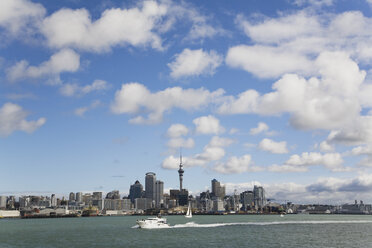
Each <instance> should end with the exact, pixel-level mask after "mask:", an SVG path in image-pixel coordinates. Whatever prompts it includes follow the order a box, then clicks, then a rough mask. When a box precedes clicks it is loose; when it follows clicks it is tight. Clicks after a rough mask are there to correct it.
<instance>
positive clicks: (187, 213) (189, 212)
mask: <svg viewBox="0 0 372 248" xmlns="http://www.w3.org/2000/svg"><path fill="white" fill-rule="evenodd" d="M185 218H192V211H191V208H190V204H189V206H188V207H187V212H186V215H185Z"/></svg>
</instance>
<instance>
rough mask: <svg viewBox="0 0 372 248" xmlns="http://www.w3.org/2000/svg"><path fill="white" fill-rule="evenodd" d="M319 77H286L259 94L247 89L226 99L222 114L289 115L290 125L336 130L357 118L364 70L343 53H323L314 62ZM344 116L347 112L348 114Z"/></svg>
mask: <svg viewBox="0 0 372 248" xmlns="http://www.w3.org/2000/svg"><path fill="white" fill-rule="evenodd" d="M315 66H316V67H317V68H318V70H319V73H320V78H318V77H311V78H310V79H308V80H307V79H305V78H303V77H300V76H298V75H295V74H286V75H284V76H283V77H282V78H281V79H279V80H278V81H277V82H275V83H274V84H273V86H272V88H273V91H272V92H269V93H266V94H264V95H260V94H259V93H258V92H257V91H255V90H247V91H245V92H243V93H241V94H239V95H238V97H227V99H226V100H225V101H224V102H223V103H222V104H221V105H220V106H219V108H218V112H219V113H221V114H244V113H257V114H262V115H278V114H281V113H290V123H291V124H292V126H294V127H296V128H298V129H328V130H329V129H335V128H339V127H342V126H346V125H348V124H350V123H352V122H353V121H354V120H355V119H357V118H358V116H359V113H360V110H361V106H360V104H359V101H358V100H357V96H358V94H359V93H358V92H359V90H360V86H361V84H362V83H363V80H364V78H365V75H366V73H365V71H361V70H359V67H358V65H357V64H356V63H355V62H354V61H353V60H352V59H350V57H349V56H348V55H347V54H345V53H343V52H324V53H321V54H320V55H319V56H318V58H317V59H316V61H315ZM345 113H348V114H347V115H345Z"/></svg>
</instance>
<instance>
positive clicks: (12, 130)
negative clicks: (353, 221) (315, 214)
mask: <svg viewBox="0 0 372 248" xmlns="http://www.w3.org/2000/svg"><path fill="white" fill-rule="evenodd" d="M371 27H372V1H371V0H355V1H347V0H265V1H262V0H237V1H215V0H213V1H212V0H206V1H171V0H159V1H110V0H107V1H98V0H92V1H82V0H65V1H47V0H32V1H31V0H2V1H1V2H0V177H1V180H0V194H2V195H10V194H15V195H24V194H42V195H44V194H49V193H57V194H59V195H67V194H68V193H69V192H78V191H83V192H91V191H103V192H108V191H111V190H114V189H116V190H120V192H121V193H122V195H125V194H128V190H129V187H130V185H131V184H133V183H134V182H135V181H136V180H139V181H140V182H141V183H143V184H144V177H145V173H146V172H150V171H151V172H155V173H156V175H157V179H158V180H162V181H164V187H165V190H169V189H172V188H178V186H179V181H178V173H177V169H178V165H179V156H180V150H182V156H183V164H184V169H185V173H184V187H186V188H187V189H189V191H190V192H191V193H192V194H198V193H200V192H201V191H204V190H207V189H210V182H211V180H212V179H213V178H216V179H217V180H219V181H220V182H221V183H222V184H225V185H226V190H227V192H228V193H232V192H234V190H235V189H236V190H237V191H238V192H242V191H245V190H251V189H252V187H253V185H262V186H263V187H264V188H265V189H266V194H267V196H268V198H271V199H274V200H275V201H276V202H285V201H292V202H297V203H326V204H341V203H346V202H353V201H354V199H357V200H364V202H368V203H372V170H371V168H372V109H371V108H372V46H371V45H370V44H372V28H371Z"/></svg>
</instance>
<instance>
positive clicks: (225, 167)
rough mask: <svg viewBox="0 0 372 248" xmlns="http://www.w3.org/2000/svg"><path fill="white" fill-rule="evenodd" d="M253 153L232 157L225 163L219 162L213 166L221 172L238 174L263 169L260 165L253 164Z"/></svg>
mask: <svg viewBox="0 0 372 248" xmlns="http://www.w3.org/2000/svg"><path fill="white" fill-rule="evenodd" d="M252 164H253V162H252V158H251V155H248V154H247V155H243V156H241V157H235V156H232V157H230V158H229V159H228V160H227V161H226V162H224V163H217V164H215V165H214V166H213V170H215V171H216V172H218V173H221V174H236V173H243V172H248V171H254V172H256V171H262V170H263V169H262V168H261V167H258V166H254V165H252Z"/></svg>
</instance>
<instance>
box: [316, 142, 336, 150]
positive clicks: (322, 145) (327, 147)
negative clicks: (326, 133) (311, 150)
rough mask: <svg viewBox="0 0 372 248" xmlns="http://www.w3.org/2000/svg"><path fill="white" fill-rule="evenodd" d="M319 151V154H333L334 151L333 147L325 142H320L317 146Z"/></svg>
mask: <svg viewBox="0 0 372 248" xmlns="http://www.w3.org/2000/svg"><path fill="white" fill-rule="evenodd" d="M319 150H320V151H321V152H333V151H334V150H335V148H334V146H332V145H331V144H329V143H328V142H327V141H322V142H321V143H320V144H319Z"/></svg>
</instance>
